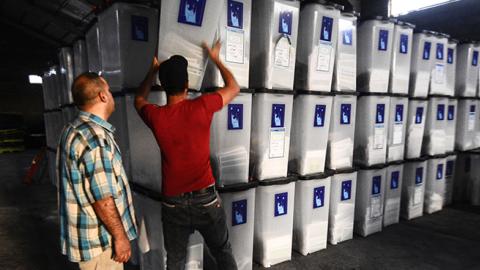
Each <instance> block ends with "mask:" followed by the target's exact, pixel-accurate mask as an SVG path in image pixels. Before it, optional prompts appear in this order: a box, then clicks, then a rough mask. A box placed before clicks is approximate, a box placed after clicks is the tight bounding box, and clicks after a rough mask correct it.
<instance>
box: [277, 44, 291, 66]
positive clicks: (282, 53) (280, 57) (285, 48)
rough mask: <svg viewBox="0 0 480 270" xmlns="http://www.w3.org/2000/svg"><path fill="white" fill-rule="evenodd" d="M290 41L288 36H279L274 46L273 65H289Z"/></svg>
mask: <svg viewBox="0 0 480 270" xmlns="http://www.w3.org/2000/svg"><path fill="white" fill-rule="evenodd" d="M290 47H291V46H290V42H289V41H288V38H286V37H281V38H280V40H279V41H278V42H277V44H276V46H275V65H276V66H280V67H289V66H290Z"/></svg>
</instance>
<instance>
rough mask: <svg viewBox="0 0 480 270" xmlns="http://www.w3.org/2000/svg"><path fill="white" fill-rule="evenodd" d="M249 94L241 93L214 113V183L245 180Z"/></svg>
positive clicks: (211, 139)
mask: <svg viewBox="0 0 480 270" xmlns="http://www.w3.org/2000/svg"><path fill="white" fill-rule="evenodd" d="M251 119H252V94H251V93H248V92H243V93H240V94H239V95H238V96H237V97H236V98H235V99H234V100H232V102H230V104H228V105H227V106H225V107H223V109H222V110H221V111H219V112H217V113H215V114H214V116H213V120H212V125H211V129H210V161H211V165H212V171H213V175H214V176H215V179H217V185H219V186H223V185H230V184H235V183H246V182H248V167H249V160H250V133H251Z"/></svg>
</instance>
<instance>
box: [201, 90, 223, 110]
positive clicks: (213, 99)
mask: <svg viewBox="0 0 480 270" xmlns="http://www.w3.org/2000/svg"><path fill="white" fill-rule="evenodd" d="M201 99H202V102H203V105H204V106H205V109H206V110H207V112H209V113H214V112H218V111H220V110H221V109H222V108H223V98H222V96H221V95H220V94H219V93H211V94H206V95H203V96H202V97H201Z"/></svg>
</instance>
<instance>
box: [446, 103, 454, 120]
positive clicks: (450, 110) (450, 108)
mask: <svg viewBox="0 0 480 270" xmlns="http://www.w3.org/2000/svg"><path fill="white" fill-rule="evenodd" d="M447 119H448V120H449V121H452V120H453V119H455V106H454V105H448V115H447Z"/></svg>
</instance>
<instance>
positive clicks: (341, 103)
mask: <svg viewBox="0 0 480 270" xmlns="http://www.w3.org/2000/svg"><path fill="white" fill-rule="evenodd" d="M356 109H357V96H356V95H355V94H345V93H336V94H335V96H334V97H333V107H332V117H331V118H330V119H331V120H330V132H329V134H328V145H327V163H326V167H327V168H329V169H332V170H336V169H342V168H350V167H352V164H353V143H354V136H355V119H356Z"/></svg>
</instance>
